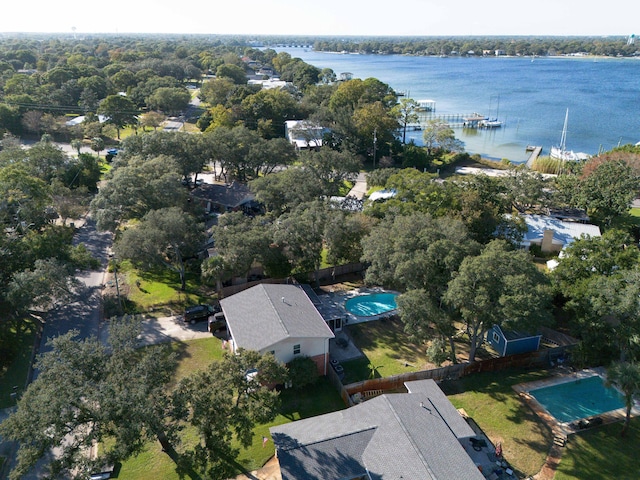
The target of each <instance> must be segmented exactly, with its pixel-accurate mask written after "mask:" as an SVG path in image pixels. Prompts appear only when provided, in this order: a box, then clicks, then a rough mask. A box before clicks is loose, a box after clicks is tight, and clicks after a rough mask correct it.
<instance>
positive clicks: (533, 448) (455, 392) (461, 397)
mask: <svg viewBox="0 0 640 480" xmlns="http://www.w3.org/2000/svg"><path fill="white" fill-rule="evenodd" d="M547 376H548V372H547V371H540V372H528V371H523V370H509V371H504V372H487V373H479V374H475V375H471V376H468V377H464V378H462V379H460V380H457V381H451V382H445V383H443V384H442V387H443V390H444V391H445V393H446V394H447V395H448V396H449V400H450V401H451V403H453V405H454V406H455V407H456V408H464V410H465V411H466V412H467V414H468V415H469V416H470V417H471V418H473V420H474V421H475V422H476V423H477V424H478V425H479V426H480V428H482V430H483V431H484V432H485V434H487V436H488V437H489V438H490V439H491V441H492V442H493V443H494V444H495V443H497V442H500V443H501V444H502V448H503V452H504V457H505V459H506V460H508V461H509V463H511V465H512V466H513V468H514V469H515V470H516V471H517V472H520V473H521V474H522V475H521V476H520V478H523V477H524V476H526V475H534V474H536V473H538V471H540V469H541V468H542V465H543V464H544V462H545V459H546V457H547V454H548V453H549V448H550V446H551V444H552V442H553V436H552V434H551V429H550V428H549V427H547V425H546V424H545V423H543V422H542V421H541V420H540V419H539V418H538V416H537V415H536V414H535V413H533V411H532V410H531V409H530V408H529V407H528V406H527V405H526V404H525V403H524V402H523V401H522V400H521V399H520V398H519V397H518V395H517V394H516V393H515V392H514V390H513V389H512V388H511V386H512V385H516V384H518V383H523V382H530V381H534V380H538V379H541V378H544V377H547Z"/></svg>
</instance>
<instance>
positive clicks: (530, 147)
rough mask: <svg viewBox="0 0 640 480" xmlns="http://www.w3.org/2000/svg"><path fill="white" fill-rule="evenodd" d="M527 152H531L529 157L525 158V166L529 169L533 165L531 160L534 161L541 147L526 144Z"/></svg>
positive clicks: (540, 151)
mask: <svg viewBox="0 0 640 480" xmlns="http://www.w3.org/2000/svg"><path fill="white" fill-rule="evenodd" d="M527 152H531V153H530V154H529V158H528V159H527V163H526V165H527V168H529V169H531V168H532V167H533V162H535V161H536V160H537V159H538V157H539V156H540V154H541V153H542V147H537V146H534V145H528V146H527Z"/></svg>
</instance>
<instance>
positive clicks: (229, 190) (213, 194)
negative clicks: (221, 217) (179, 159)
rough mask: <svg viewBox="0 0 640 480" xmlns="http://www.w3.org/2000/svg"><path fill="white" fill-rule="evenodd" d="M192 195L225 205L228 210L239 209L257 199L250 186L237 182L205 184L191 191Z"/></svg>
mask: <svg viewBox="0 0 640 480" xmlns="http://www.w3.org/2000/svg"><path fill="white" fill-rule="evenodd" d="M191 195H193V196H194V197H196V198H201V199H203V200H210V201H211V202H213V203H215V204H218V205H223V206H225V207H227V208H237V207H239V206H240V205H243V204H245V203H248V202H250V201H252V200H254V199H255V195H254V194H253V193H252V192H251V190H250V189H249V187H248V186H246V185H244V184H242V183H237V182H233V183H231V184H229V185H221V184H219V183H203V184H202V185H200V186H198V187H196V188H194V189H193V190H192V191H191Z"/></svg>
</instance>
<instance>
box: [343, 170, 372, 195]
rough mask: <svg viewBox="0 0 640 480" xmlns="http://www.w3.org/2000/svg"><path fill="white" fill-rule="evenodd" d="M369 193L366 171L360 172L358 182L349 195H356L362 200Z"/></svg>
mask: <svg viewBox="0 0 640 480" xmlns="http://www.w3.org/2000/svg"><path fill="white" fill-rule="evenodd" d="M366 194H367V178H366V176H365V174H364V173H362V172H360V173H358V177H357V178H356V184H355V185H354V186H353V188H352V189H351V190H349V193H348V194H347V196H349V197H356V198H357V199H358V200H362V199H363V198H364V197H365V195H366Z"/></svg>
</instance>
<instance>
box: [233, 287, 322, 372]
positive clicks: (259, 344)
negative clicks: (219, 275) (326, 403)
mask: <svg viewBox="0 0 640 480" xmlns="http://www.w3.org/2000/svg"><path fill="white" fill-rule="evenodd" d="M220 306H221V307H222V311H223V312H224V316H225V318H226V320H227V326H228V332H229V335H230V344H231V349H232V351H234V352H235V351H236V350H237V349H238V348H244V349H246V350H256V351H258V352H260V353H261V354H265V353H272V354H273V355H274V356H275V358H276V359H277V360H279V361H280V362H282V363H285V364H286V363H289V362H290V361H291V360H293V359H294V358H296V357H299V356H307V357H310V358H311V359H312V360H313V361H314V362H315V363H316V365H317V367H318V372H319V373H320V374H321V375H326V374H327V368H328V364H329V340H330V339H331V338H333V337H334V335H333V332H331V329H330V328H329V326H328V325H327V323H326V322H325V320H324V318H323V317H322V315H320V313H319V312H318V310H317V309H316V307H315V306H314V304H313V302H312V301H311V300H310V299H309V297H308V296H307V294H306V293H305V291H304V289H303V288H302V287H301V286H299V285H282V284H264V283H260V284H258V285H255V286H253V287H251V288H249V289H247V290H244V291H242V292H239V293H236V294H235V295H231V296H230V297H227V298H223V299H222V300H220Z"/></svg>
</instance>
